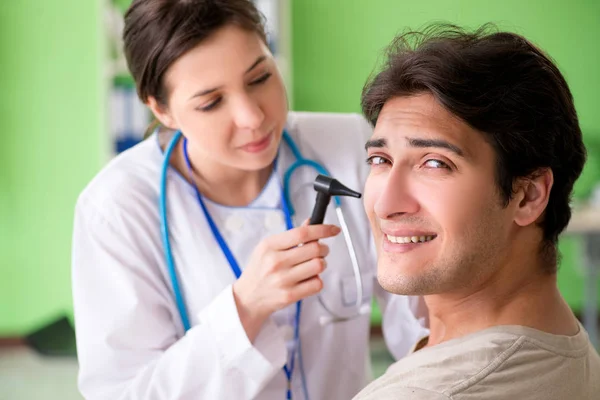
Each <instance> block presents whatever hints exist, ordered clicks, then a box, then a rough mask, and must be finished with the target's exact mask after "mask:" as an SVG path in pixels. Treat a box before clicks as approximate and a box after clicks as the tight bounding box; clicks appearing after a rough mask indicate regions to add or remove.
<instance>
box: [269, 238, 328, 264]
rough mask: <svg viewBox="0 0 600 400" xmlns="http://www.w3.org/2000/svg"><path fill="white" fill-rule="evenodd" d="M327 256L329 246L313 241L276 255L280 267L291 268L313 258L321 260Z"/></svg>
mask: <svg viewBox="0 0 600 400" xmlns="http://www.w3.org/2000/svg"><path fill="white" fill-rule="evenodd" d="M328 254H329V246H327V245H326V244H323V243H320V242H318V241H313V242H310V243H307V244H305V245H304V246H299V247H293V248H291V249H287V250H282V251H279V252H277V253H276V255H275V257H276V258H277V259H278V260H279V264H280V265H281V266H287V267H293V266H295V265H297V264H301V263H303V262H305V261H309V260H311V259H313V258H323V257H326V256H327V255H328Z"/></svg>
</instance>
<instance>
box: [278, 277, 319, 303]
mask: <svg viewBox="0 0 600 400" xmlns="http://www.w3.org/2000/svg"><path fill="white" fill-rule="evenodd" d="M321 289H323V281H322V280H321V278H320V277H319V276H318V275H315V276H313V277H312V278H308V279H306V280H304V281H302V282H300V283H298V284H297V285H295V286H293V287H292V288H291V289H290V290H289V291H288V292H286V295H285V296H286V298H285V300H286V303H287V304H288V305H289V304H292V303H295V302H297V301H298V300H302V299H305V298H307V297H308V296H312V295H315V294H317V293H319V292H320V291H321Z"/></svg>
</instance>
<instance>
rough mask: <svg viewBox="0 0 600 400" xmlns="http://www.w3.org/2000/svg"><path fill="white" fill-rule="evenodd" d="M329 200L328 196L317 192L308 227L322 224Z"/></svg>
mask: <svg viewBox="0 0 600 400" xmlns="http://www.w3.org/2000/svg"><path fill="white" fill-rule="evenodd" d="M329 200H331V196H330V195H328V194H327V193H323V192H317V200H316V202H315V207H314V208H313V212H312V215H311V216H310V222H309V225H318V224H322V223H323V220H324V219H325V211H327V205H328V204H329Z"/></svg>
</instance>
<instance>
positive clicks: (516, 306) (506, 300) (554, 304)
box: [425, 251, 579, 346]
mask: <svg viewBox="0 0 600 400" xmlns="http://www.w3.org/2000/svg"><path fill="white" fill-rule="evenodd" d="M529 253H531V251H530V252H529ZM538 258H539V257H538V256H537V255H535V256H533V257H527V256H525V257H523V258H521V259H520V261H515V260H514V259H513V261H509V262H508V263H506V265H504V266H502V267H500V268H498V269H496V270H495V273H494V274H492V276H489V277H487V278H486V279H485V280H484V281H483V282H479V283H477V284H474V285H473V286H471V287H468V288H466V289H461V290H459V291H455V292H452V293H442V294H436V295H429V296H425V301H426V303H427V306H428V308H429V318H430V332H431V334H430V337H429V342H428V346H433V345H436V344H439V343H441V342H445V341H447V340H451V339H455V338H458V337H461V336H464V335H468V334H470V333H475V332H478V331H480V330H483V329H486V328H490V327H493V326H498V325H521V326H527V327H530V328H534V329H538V330H541V331H544V332H548V333H552V334H556V335H567V336H572V335H575V334H577V332H578V331H579V325H578V323H577V320H576V319H575V317H574V315H573V313H572V311H571V309H570V308H569V306H568V305H567V304H566V302H565V301H564V299H563V298H562V296H561V294H560V292H559V290H558V288H557V285H556V274H555V273H548V272H546V271H544V269H543V267H542V261H541V260H539V259H538Z"/></svg>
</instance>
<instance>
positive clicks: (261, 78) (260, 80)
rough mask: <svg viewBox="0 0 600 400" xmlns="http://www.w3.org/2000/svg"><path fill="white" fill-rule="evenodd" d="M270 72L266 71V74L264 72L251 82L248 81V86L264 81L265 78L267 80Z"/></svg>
mask: <svg viewBox="0 0 600 400" xmlns="http://www.w3.org/2000/svg"><path fill="white" fill-rule="evenodd" d="M271 75H273V74H271V73H270V72H267V73H266V74H264V75H263V76H261V77H260V78H258V79H256V80H253V81H252V82H250V86H254V85H260V84H261V83H265V82H266V81H267V80H269V78H270V77H271Z"/></svg>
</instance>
